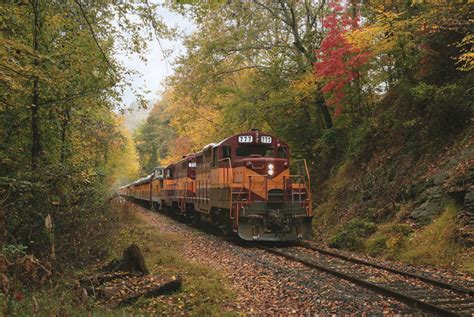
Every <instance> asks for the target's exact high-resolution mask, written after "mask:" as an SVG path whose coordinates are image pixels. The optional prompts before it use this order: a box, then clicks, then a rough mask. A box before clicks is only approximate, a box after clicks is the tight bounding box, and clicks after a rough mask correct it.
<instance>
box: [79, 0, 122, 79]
mask: <svg viewBox="0 0 474 317" xmlns="http://www.w3.org/2000/svg"><path fill="white" fill-rule="evenodd" d="M74 2H75V3H76V4H77V5H78V7H79V9H80V10H81V14H82V16H83V17H84V20H85V21H86V23H87V26H88V27H89V30H90V32H91V35H92V37H93V38H94V42H95V44H96V45H97V47H98V48H99V50H100V53H101V54H102V57H103V58H104V60H105V62H106V63H107V65H109V68H110V69H112V71H113V72H114V73H116V71H115V68H114V67H113V66H112V64H111V63H110V62H109V59H108V58H107V55H105V53H104V50H102V47H101V46H100V44H99V41H98V40H97V36H96V35H95V32H94V28H93V27H92V25H91V24H90V22H89V19H87V15H86V12H85V11H84V8H83V7H82V4H81V1H80V0H74Z"/></svg>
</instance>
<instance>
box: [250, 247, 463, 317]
mask: <svg viewBox="0 0 474 317" xmlns="http://www.w3.org/2000/svg"><path fill="white" fill-rule="evenodd" d="M257 247H258V248H260V249H262V250H265V251H267V252H269V253H272V254H274V255H277V256H281V257H284V258H286V259H289V260H292V261H295V262H299V263H301V264H303V265H305V266H307V267H310V268H313V269H316V270H319V271H321V272H325V273H328V274H331V275H334V276H337V277H339V278H342V279H344V280H347V281H350V282H352V283H354V284H356V285H359V286H362V287H364V288H367V289H369V290H372V291H375V292H377V293H380V294H383V295H385V296H389V297H393V298H395V299H397V300H399V301H400V302H403V303H405V304H407V305H410V306H412V307H415V308H418V309H421V310H424V311H426V312H429V313H434V314H439V315H442V316H461V315H459V314H457V313H456V312H452V311H449V310H447V309H444V308H442V307H439V306H436V305H433V304H430V303H427V302H424V301H421V300H419V299H417V298H414V297H411V296H408V295H406V294H403V293H400V292H397V291H395V290H393V289H390V288H387V287H384V286H380V285H377V284H374V283H371V282H369V281H366V280H363V279H360V278H357V277H355V276H352V275H348V274H346V273H343V272H340V271H336V270H334V269H331V268H328V267H325V266H322V265H319V264H316V263H314V262H310V261H307V260H304V259H301V258H298V257H296V256H294V255H291V254H288V253H286V252H282V251H279V250H276V249H274V248H270V247H265V246H262V245H258V246H257Z"/></svg>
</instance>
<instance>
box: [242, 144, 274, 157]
mask: <svg viewBox="0 0 474 317" xmlns="http://www.w3.org/2000/svg"><path fill="white" fill-rule="evenodd" d="M235 154H236V155H237V156H238V157H246V156H252V155H255V156H261V157H273V147H271V146H261V145H247V146H238V147H237V148H236V149H235Z"/></svg>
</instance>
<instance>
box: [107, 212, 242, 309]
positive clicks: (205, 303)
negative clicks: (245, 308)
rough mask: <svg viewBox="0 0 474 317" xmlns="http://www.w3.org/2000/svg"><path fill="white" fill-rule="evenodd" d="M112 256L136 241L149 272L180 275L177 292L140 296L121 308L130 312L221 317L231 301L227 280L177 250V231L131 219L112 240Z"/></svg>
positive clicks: (180, 240)
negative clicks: (160, 228)
mask: <svg viewBox="0 0 474 317" xmlns="http://www.w3.org/2000/svg"><path fill="white" fill-rule="evenodd" d="M112 243H113V247H112V250H115V251H116V253H115V254H113V255H114V257H121V252H122V251H123V250H124V249H125V248H126V247H127V246H129V245H130V244H132V243H134V244H137V245H138V246H139V247H140V249H141V251H142V253H143V256H144V258H145V261H146V264H147V266H148V269H149V270H150V272H152V273H155V274H156V273H157V274H163V275H168V276H179V277H182V278H183V287H182V290H181V291H180V292H177V293H174V294H171V295H168V296H162V297H158V298H151V299H142V300H140V301H138V302H136V303H135V304H134V305H132V306H130V307H127V308H124V311H125V312H130V313H132V312H133V313H153V314H155V313H158V314H160V315H173V316H174V315H179V314H182V313H183V312H185V313H186V315H191V316H218V315H219V316H221V315H223V313H224V305H225V304H226V303H227V302H229V301H232V298H233V294H232V293H231V292H230V291H229V290H228V289H227V288H226V286H225V285H226V280H225V279H224V278H223V277H222V276H221V275H220V274H219V273H218V272H216V271H215V270H213V269H212V268H210V267H206V266H203V265H199V264H196V263H193V262H190V261H189V260H188V259H186V258H184V257H183V256H182V255H181V254H179V252H177V250H179V249H181V248H182V246H183V244H184V243H185V240H184V239H183V238H182V237H181V236H179V234H177V233H161V232H158V231H156V228H155V227H154V226H152V225H150V224H147V223H144V222H143V221H141V220H138V219H136V218H135V219H131V220H130V222H129V225H128V226H124V227H122V229H121V230H120V232H119V234H118V239H114V240H113V241H112Z"/></svg>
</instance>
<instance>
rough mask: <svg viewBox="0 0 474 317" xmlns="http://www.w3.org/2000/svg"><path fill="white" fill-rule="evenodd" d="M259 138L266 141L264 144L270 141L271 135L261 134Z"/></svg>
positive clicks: (263, 141)
mask: <svg viewBox="0 0 474 317" xmlns="http://www.w3.org/2000/svg"><path fill="white" fill-rule="evenodd" d="M261 140H262V143H266V144H270V143H272V137H271V136H268V135H262V137H261Z"/></svg>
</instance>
